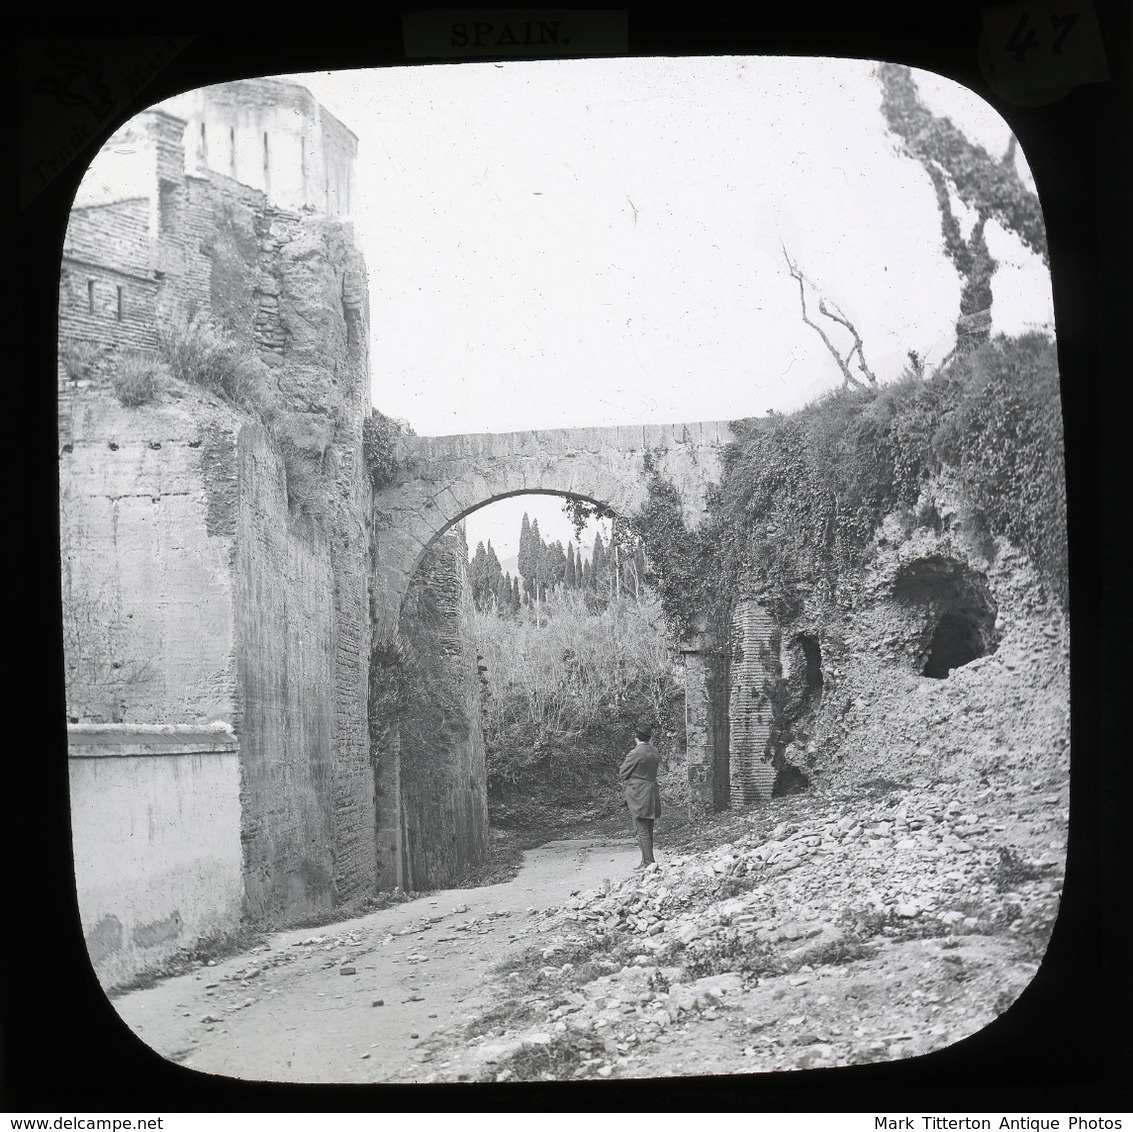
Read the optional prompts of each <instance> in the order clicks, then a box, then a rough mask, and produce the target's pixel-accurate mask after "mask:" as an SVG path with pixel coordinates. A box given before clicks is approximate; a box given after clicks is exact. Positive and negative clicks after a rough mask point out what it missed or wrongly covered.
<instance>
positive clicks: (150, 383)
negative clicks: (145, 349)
mask: <svg viewBox="0 0 1133 1132" xmlns="http://www.w3.org/2000/svg"><path fill="white" fill-rule="evenodd" d="M110 384H111V385H112V386H113V388H114V392H115V394H116V395H117V397H118V400H119V401H120V402H121V403H122V404H123V405H127V406H135V405H146V404H148V403H149V402H150V401H152V400H153V399H154V398H155V397H156V396H157V394H158V391H159V390H160V389H161V363H160V362H159V361H158V360H157V359H156V358H155V357H153V356H152V355H150V354H143V353H141V352H139V351H130V352H129V353H126V354H123V355H122V356H121V358H119V359H118V360H117V361H116V363H115V365H114V369H113V371H112V373H111V375H110Z"/></svg>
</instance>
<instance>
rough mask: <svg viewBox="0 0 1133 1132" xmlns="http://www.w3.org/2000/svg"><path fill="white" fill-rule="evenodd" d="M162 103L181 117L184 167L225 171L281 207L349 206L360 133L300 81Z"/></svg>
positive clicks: (255, 83)
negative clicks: (299, 83)
mask: <svg viewBox="0 0 1133 1132" xmlns="http://www.w3.org/2000/svg"><path fill="white" fill-rule="evenodd" d="M163 106H164V107H165V108H166V109H167V110H170V111H172V112H173V113H174V114H176V115H178V116H179V117H180V118H182V119H183V120H184V132H183V145H184V148H185V153H186V156H187V158H188V163H189V167H190V170H191V171H192V172H194V173H195V174H197V175H202V176H210V177H211V176H216V175H219V176H224V177H229V178H231V179H233V180H238V181H240V182H241V183H243V184H246V185H250V186H252V187H253V188H256V189H259V190H260V191H262V192H264V193H266V194H267V196H268V198H269V200H270V201H271V202H272V204H274V205H279V206H281V207H284V208H291V209H298V208H301V207H304V206H306V207H311V208H316V209H318V210H319V211H321V212H322V213H324V214H325V215H327V216H329V217H331V218H334V219H345V218H346V217H348V216H349V215H350V212H351V203H352V202H351V196H352V191H353V169H354V160H355V157H356V154H357V150H358V139H357V138H356V137H355V136H354V134H353V133H352V132H351V131H350V130H348V129H347V128H346V127H345V126H344V125H343V124H342V123H341V122H339V121H338V119H337V118H335V117H334V115H332V114H330V113H329V112H328V111H326V110H325V109H324V108H323V107H322V106H320V105H319V104H318V102H317V101H316V100H315V99H314V98H313V97H312V96H311V94H310V92H309V91H307V90H306V89H305V88H303V87H302V86H298V85H297V84H295V83H291V82H288V81H286V80H281V79H275V78H256V79H242V80H238V81H236V82H228V83H218V84H216V85H215V86H208V87H202V88H200V89H197V90H194V91H189V92H186V93H185V94H182V95H178V96H176V97H174V98H172V99H169V100H168V101H167V102H165V103H163Z"/></svg>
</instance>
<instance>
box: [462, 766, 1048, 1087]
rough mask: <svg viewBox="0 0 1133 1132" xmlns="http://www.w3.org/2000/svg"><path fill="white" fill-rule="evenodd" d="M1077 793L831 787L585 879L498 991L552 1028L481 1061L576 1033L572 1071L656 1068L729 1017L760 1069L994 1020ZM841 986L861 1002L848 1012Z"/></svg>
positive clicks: (885, 1046) (512, 1066)
mask: <svg viewBox="0 0 1133 1132" xmlns="http://www.w3.org/2000/svg"><path fill="white" fill-rule="evenodd" d="M784 801H786V800H784ZM1067 805H1068V798H1067V789H1066V786H1065V779H1064V778H1061V777H1051V778H1046V779H1041V778H1040V779H1034V780H1032V781H1030V782H1027V783H1025V784H1022V785H1020V784H1018V783H1013V784H1007V783H996V784H993V783H992V782H991V781H989V780H986V779H985V780H984V781H983V782H982V783H979V784H959V783H953V784H939V785H937V786H935V787H934V788H931V789H930V788H913V789H900V788H898V789H893V790H891V791H890V792H889V793H888V794H886V795H884V796H883V797H874V798H864V799H863V798H862V797H861V796H858V797H857V798H842V799H838V798H822V797H821V796H820V797H816V798H810V799H808V800H807V804H806V805H805V806H796V807H795V810H796V812H795V814H794V815H793V816H792V817H790V818H789V819H788V820H782V821H778V822H777V823H776V824H775V825H774V826H773V827H770V828H768V827H769V823H768V822H767V814H768V813H771V814H772V815H774V814H775V812H776V810H775V806H774V805H773V806H772V807H771V808H770V809H769V810H765V811H758V812H757V813H755V814H753V815H752V817H751V821H750V823H748V829H747V830H746V831H745V832H742V833H740V834H739V835H738V836H736V837H735V838H734V839H733V840H732V841H730V842H728V843H726V844H722V845H719V846H716V847H715V848H713V849H710V850H706V851H704V852H698V853H688V854H682V855H674V856H670V857H668V858H666V859H665V860H663V862H662V863H661V864H660V865H659V866H655V867H650V868H649V869H647V870H645V871H643V872H637V873H635V874H634V875H632V876H630V877H627V878H625V879H623V880H621V881H619V882H617V883H609V882H607V883H605V884H603V885H602V886H601V887H600V888H596V889H592V890H589V891H585V892H578V893H576V894H574V895H573V896H572V897H571V898H570V900H568V901H567V902H566V903H565V905H564V906H562V907H560V908H556V909H550V910H546V911H543V912H539V913H536V914H535V915H534V916H532V917H529V921H531V922H530V928H531V930H532V931H533V932H538V933H539V935H540V938H541V940H542V941H543V942H542V944H541V947H540V949H539V951H538V954H535V953H531V954H530V956H529V959H530V965H529V967H528V968H527V969H526V970H523V969H521V972H520V973H519V974H514V975H512V977H511V978H510V979H509V978H508V977H506V976H505V977H504V978H503V979H501V980H500V982H499V984H498V987H497V993H498V994H506V993H507V990H506V988H507V987H508V986H509V985H511V986H513V987H516V988H517V991H518V989H519V984H524V985H523V987H522V989H523V990H524V991H526V992H527V993H526V998H525V1002H526V1004H527V1005H528V1007H529V1008H530V1007H533V1008H534V1009H529V1010H528V1016H530V1015H531V1014H538V1015H539V1017H540V1021H539V1022H537V1023H535V1024H534V1025H530V1026H527V1027H526V1028H523V1029H519V1030H515V1031H514V1032H508V1031H507V1030H506V1028H505V1029H503V1030H500V1029H499V1028H497V1029H496V1030H495V1031H494V1032H491V1033H489V1034H488V1035H487V1036H486V1037H484V1038H482V1039H481V1042H480V1044H479V1046H477V1047H476V1048H474V1049H473V1051H472V1057H473V1062H474V1063H475V1066H476V1067H477V1068H476V1069H475V1072H477V1073H479V1075H480V1076H481V1077H485V1078H486V1079H489V1080H509V1079H515V1078H517V1077H518V1076H520V1075H521V1073H520V1071H518V1070H517V1068H516V1067H517V1066H520V1065H521V1064H522V1058H523V1055H524V1054H525V1052H529V1051H530V1050H532V1049H533V1048H536V1047H538V1046H540V1045H547V1044H548V1043H556V1042H557V1043H560V1044H562V1043H563V1042H564V1041H567V1040H568V1039H569V1038H570V1037H571V1035H572V1034H576V1035H579V1036H582V1035H585V1036H586V1037H587V1039H588V1041H587V1043H584V1051H585V1052H588V1053H589V1054H590V1055H589V1056H586V1057H583V1058H581V1059H580V1060H579V1061H578V1062H577V1063H576V1064H574V1065H573V1066H572V1067H571V1069H570V1075H571V1076H574V1077H588V1076H602V1077H607V1076H615V1075H616V1076H631V1075H635V1074H637V1075H656V1074H655V1069H650V1068H649V1067H648V1065H649V1061H650V1059H649V1056H648V1050H649V1048H650V1047H651V1046H652V1045H654V1044H656V1043H662V1044H663V1043H664V1042H666V1041H669V1040H672V1039H673V1034H674V1032H675V1031H676V1030H679V1029H680V1028H681V1027H682V1026H684V1025H686V1024H691V1023H693V1022H697V1023H698V1024H699V1023H702V1022H704V1021H708V1022H713V1021H716V1020H720V1022H721V1023H722V1024H723V1023H727V1025H726V1026H725V1029H727V1030H728V1031H729V1032H728V1034H727V1035H723V1036H726V1038H727V1043H728V1044H730V1046H731V1047H732V1048H734V1050H735V1052H736V1055H737V1056H740V1057H743V1058H747V1059H749V1060H750V1059H756V1061H759V1064H755V1063H754V1062H752V1063H750V1064H748V1065H747V1067H746V1069H745V1070H743V1071H748V1072H751V1071H757V1070H759V1069H764V1068H768V1069H769V1068H776V1069H778V1068H795V1067H801V1066H808V1065H826V1064H830V1065H833V1064H854V1063H856V1062H860V1061H863V1060H864V1061H868V1060H871V1059H883V1058H888V1057H893V1056H909V1055H911V1053H913V1052H917V1053H920V1052H926V1051H927V1050H928V1049H932V1048H939V1047H940V1046H941V1045H946V1044H949V1043H950V1042H951V1041H955V1040H957V1039H958V1037H961V1036H964V1035H966V1034H968V1033H972V1032H974V1030H976V1029H979V1028H981V1027H982V1026H983V1025H985V1024H986V1023H987V1022H990V1021H991V1020H992V1018H994V1017H995V1016H996V1014H997V1013H998V1012H999V1011H1001V1010H1002V1009H1004V1008H1005V1007H1006V1006H1007V1005H1009V1003H1010V1001H1012V1000H1013V998H1014V997H1016V996H1017V994H1018V993H1019V992H1020V991H1021V990H1022V988H1023V987H1024V986H1025V985H1026V983H1027V982H1028V981H1029V979H1030V977H1031V976H1033V974H1034V971H1035V969H1037V966H1038V962H1039V960H1040V959H1041V955H1042V952H1043V950H1044V949H1045V946H1046V942H1047V940H1048V938H1049V935H1050V931H1051V928H1052V926H1053V921H1054V917H1055V915H1056V913H1057V908H1058V897H1059V892H1060V890H1061V885H1062V874H1063V866H1064V861H1065V844H1066V815H1067ZM799 810H803V811H804V812H802V813H799V812H798V811H799ZM772 820H774V816H773V817H772ZM659 832H660V830H659ZM1005 964H1007V965H1008V966H1010V967H1011V970H1010V972H1008V971H1006V970H1005V968H1004V965H1005ZM906 968H908V970H907V971H906ZM902 974H903V976H904V977H898V976H901V975H902ZM831 979H833V980H834V983H830V980H831ZM855 979H856V980H857V982H858V983H859V984H860V985H859V986H858V987H857V990H855V988H854V982H855ZM827 983H830V985H829V986H827V985H826V984H827ZM835 983H837V985H835ZM820 987H821V988H825V989H823V990H821V992H820V993H819V994H818V995H817V998H816V1000H815V1001H814V1002H811V1003H810V1006H809V1007H808V1008H807V1009H805V1010H804V1009H802V1008H801V1007H798V1003H799V1001H800V998H801V997H806V996H807V995H812V994H813V993H814V992H815V991H816V990H818V989H819V988H820ZM961 990H962V992H963V993H962V994H961V993H960V992H961ZM958 995H959V998H958ZM961 998H962V999H964V1004H960V999H961ZM847 999H849V1000H850V1001H854V1000H857V999H860V1000H861V1001H860V1003H859V1006H856V1007H854V1008H853V1009H852V1010H851V1011H850V1015H847V1012H846V1000H847ZM753 1009H757V1016H755V1017H752V1016H751V1012H752V1010H753ZM819 1015H821V1016H823V1018H824V1019H825V1020H824V1021H823V1023H822V1025H821V1026H819V1029H820V1030H822V1031H823V1033H817V1032H813V1031H814V1025H813V1022H814V1019H815V1018H816V1017H818V1016H819ZM850 1016H852V1017H853V1018H854V1019H855V1020H856V1023H857V1024H856V1025H854V1026H850V1025H848V1024H847V1017H850ZM902 1019H904V1021H903V1022H902ZM741 1021H742V1025H741V1026H740V1029H741V1030H742V1031H743V1032H742V1033H732V1032H731V1030H732V1029H734V1026H735V1025H739V1024H740V1022H741ZM808 1022H809V1023H811V1024H807V1023H808ZM904 1031H908V1032H904ZM698 1033H699V1031H698ZM753 1035H757V1037H756V1036H753ZM594 1036H598V1037H600V1038H601V1039H602V1043H603V1046H604V1049H605V1054H604V1055H601V1056H599V1055H596V1054H595V1053H594V1052H593V1050H594V1047H593V1042H592V1041H590V1040H589V1039H592V1038H593V1037H594ZM800 1037H801V1038H804V1039H808V1040H804V1041H802V1042H801V1043H800V1042H799V1041H798V1040H797V1039H798V1038H800ZM517 1059H519V1060H517Z"/></svg>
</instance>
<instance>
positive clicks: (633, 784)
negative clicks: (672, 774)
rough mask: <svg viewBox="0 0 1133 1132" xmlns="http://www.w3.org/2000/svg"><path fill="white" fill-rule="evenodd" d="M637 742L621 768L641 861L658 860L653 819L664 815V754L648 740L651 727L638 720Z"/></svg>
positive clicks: (643, 862)
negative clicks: (660, 784) (660, 780)
mask: <svg viewBox="0 0 1133 1132" xmlns="http://www.w3.org/2000/svg"><path fill="white" fill-rule="evenodd" d="M633 734H634V738H635V739H636V740H637V746H636V747H634V749H633V750H632V751H630V753H629V754H628V755H626V757H625V761H624V762H623V763H622V765H621V769H620V770H619V771H618V777H619V778H620V779H621V780H622V785H623V788H624V789H625V795H626V805H627V806H629V812H630V814H631V815H632V816H633V824H634V830H635V832H636V833H637V843H638V845H640V846H641V864H640V865H638V866H637V867H638V868H639V869H643V868H645V866H646V865H652V864H655V862H654V860H653V821H654V819H655V818H658V817H660V816H661V795H660V793H659V792H658V790H657V767H658V765H659V763H660V762H661V756H660V755H659V754H658V753H657V748H656V747H654V746H653V744H652V743H650V742H649V740H650V738H651V737H652V734H653V733H652V731H650V729H649V727H648V726H647V725H645V724H639V725H638V727H637V729H636V730H635V731H634V733H633Z"/></svg>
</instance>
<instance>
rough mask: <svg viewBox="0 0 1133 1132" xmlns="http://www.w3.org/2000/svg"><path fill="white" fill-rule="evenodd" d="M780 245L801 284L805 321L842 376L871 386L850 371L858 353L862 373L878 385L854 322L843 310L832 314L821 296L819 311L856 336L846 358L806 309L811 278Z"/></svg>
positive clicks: (852, 382)
mask: <svg viewBox="0 0 1133 1132" xmlns="http://www.w3.org/2000/svg"><path fill="white" fill-rule="evenodd" d="M779 246H780V247H781V248H782V249H783V258H784V259H785V260H786V261H787V269H788V270H789V271H790V273H791V277H792V278H793V279H794V280H796V281H797V283H798V285H799V305H800V306H801V307H802V316H803V322H805V323H806V324H807V326H809V327H810V328H811V329H812V330H814V331H815V332H816V333H817V334H818V336H819V337H820V338H821V339H822V341H823V342H825V343H826V348H827V349H828V350H829V351H830V354H831V356H832V357H833V358H834V360H835V361H836V362H837V363H838V368H839V369H840V370H841V371H842V377H843V379H844V380H845V382H846V384H847V385H853V386H856V387H857V388H858V389H867V388H869V386H867V385H866V383H865V382H863V381H860V380H859V379H858V378H856V377H855V376H854V375H853V374H852V373H851V372H850V366H849V362H850V359H851V358H852V357H853V356H854V354H855V353H856V354H857V355H858V368H859V369H860V370H861V371H862V373H864V374H865V376H866V378H867V380H868V381H869V385H876V384H877V378H876V377H875V376H874V375H873V373H872V372H871V371H870V369H869V367H868V366H867V365H866V363H865V357H864V355H863V354H862V340H861V338H860V337H859V336H858V332H857V330H856V329H855V328H854V326H853V324H852V323H851V322H850V320H849V319H848V318H846V316H845V315H844V314H842V313H841V312H838V314H832V313H831V312H830V310H829V309H828V308H827V306H826V303H825V301H824V300H823V299H822V298H821V297H820V298H819V301H818V309H819V311H820V312H821V313H822V314H824V315H825V316H826V317H827V318H829V319H832V320H833V321H834V322H838V323H841V325H843V326H845V327H846V328H847V329H848V330H849V331H850V333H851V334H853V336H854V346H853V349H851V350H850V352H849V353H848V354H847V355H846V357H845V358H843V357H842V355H841V354H840V353H839V352H838V349H837V347H836V346H835V345H834V343H833V342H831V341H830V338H829V336H828V335H827V333H826V331H825V330H823V329H822V327H821V326H819V324H818V323H817V322H812V321H811V319H810V317H809V316H808V314H807V309H806V286H805V284H806V283H807V282H809V280H807V279H806V277H805V276H804V275H803V273H802V272H801V271H800V270H799V268H798V265H797V264H795V263H792V262H791V257H790V256H789V255H788V254H787V248H786V246H785V245H784V244H783V243H782V241H780V244H779Z"/></svg>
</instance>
